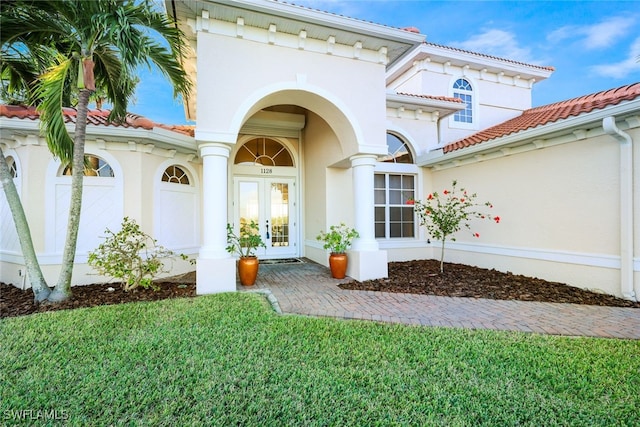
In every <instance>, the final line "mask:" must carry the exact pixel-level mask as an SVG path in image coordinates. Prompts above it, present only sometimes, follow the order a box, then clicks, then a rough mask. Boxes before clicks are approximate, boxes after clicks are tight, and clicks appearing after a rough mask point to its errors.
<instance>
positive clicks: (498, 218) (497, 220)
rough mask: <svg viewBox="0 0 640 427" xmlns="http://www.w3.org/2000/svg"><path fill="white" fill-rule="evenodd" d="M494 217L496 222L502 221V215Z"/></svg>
mask: <svg viewBox="0 0 640 427" xmlns="http://www.w3.org/2000/svg"><path fill="white" fill-rule="evenodd" d="M493 219H494V220H495V221H496V224H497V223H499V222H500V217H499V216H497V217H495V218H493Z"/></svg>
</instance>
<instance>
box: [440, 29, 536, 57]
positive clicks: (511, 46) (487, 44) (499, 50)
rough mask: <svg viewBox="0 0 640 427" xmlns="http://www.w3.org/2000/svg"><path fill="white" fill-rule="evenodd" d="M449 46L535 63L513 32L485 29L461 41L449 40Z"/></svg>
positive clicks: (531, 55) (528, 50)
mask: <svg viewBox="0 0 640 427" xmlns="http://www.w3.org/2000/svg"><path fill="white" fill-rule="evenodd" d="M450 45H451V46H456V47H459V48H462V49H466V50H470V51H473V52H478V53H483V54H487V55H493V56H498V57H501V58H509V59H513V60H516V61H522V62H529V63H537V62H539V61H536V60H535V59H534V58H533V54H532V53H531V49H529V48H526V47H522V46H520V45H519V44H518V41H517V40H516V37H515V35H514V34H513V33H511V32H508V31H504V30H486V31H485V32H483V33H481V34H478V35H475V36H473V37H471V38H469V39H467V40H465V41H462V42H451V43H450Z"/></svg>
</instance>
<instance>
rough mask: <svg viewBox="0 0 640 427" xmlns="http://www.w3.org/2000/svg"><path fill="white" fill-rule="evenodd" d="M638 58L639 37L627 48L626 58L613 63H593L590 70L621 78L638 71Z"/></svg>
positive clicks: (639, 64) (639, 56)
mask: <svg viewBox="0 0 640 427" xmlns="http://www.w3.org/2000/svg"><path fill="white" fill-rule="evenodd" d="M638 58H640V37H638V38H637V39H636V40H635V41H634V42H633V44H632V45H631V47H630V48H629V53H628V54H627V58H626V59H624V60H623V61H620V62H616V63H613V64H601V65H594V66H593V67H591V70H592V71H593V72H594V73H595V74H597V75H600V76H604V77H612V78H615V79H623V78H626V77H627V76H629V75H630V74H632V73H634V72H640V63H639V62H638Z"/></svg>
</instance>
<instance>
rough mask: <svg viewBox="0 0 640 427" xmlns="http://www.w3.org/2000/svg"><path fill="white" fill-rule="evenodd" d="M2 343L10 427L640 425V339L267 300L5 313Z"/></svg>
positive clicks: (0, 364)
mask: <svg viewBox="0 0 640 427" xmlns="http://www.w3.org/2000/svg"><path fill="white" fill-rule="evenodd" d="M0 346H1V347H0V382H1V384H2V387H1V388H0V397H1V403H0V405H1V406H0V417H1V418H0V425H4V424H9V425H12V424H24V425H42V424H46V423H47V422H49V423H50V424H51V425H58V424H63V423H66V424H70V425H83V426H84V425H95V426H104V425H165V426H186V425H194V426H200V425H220V426H228V425H252V426H263V425H267V426H269V425H270V426H286V425H291V426H301V425H304V426H307V425H309V426H313V425H323V426H324V425H335V426H344V425H384V426H387V425H418V426H422V425H455V426H458V425H462V426H467V425H468V426H477V425H532V426H543V425H544V426H549V425H589V426H591V425H638V423H639V422H640V415H639V414H640V413H639V412H638V408H639V407H640V341H630V340H610V339H593V338H561V337H552V336H538V335H534V334H523V333H510V332H493V331H468V330H454V329H440V328H426V327H414V326H402V325H388V324H377V323H370V322H363V321H344V320H334V319H317V318H307V317H297V316H279V315H277V314H275V313H274V312H273V311H272V310H271V307H270V306H269V305H268V303H267V302H266V300H265V299H264V297H261V296H259V295H255V294H246V293H233V294H221V295H214V296H207V297H198V298H192V299H178V300H165V301H161V302H154V303H137V304H126V305H120V306H105V307H99V308H92V309H80V310H73V311H58V312H50V313H42V314H37V315H32V316H27V317H23V318H10V319H4V320H2V321H0ZM28 411H32V412H28ZM38 411H40V412H38ZM56 415H57V416H58V418H66V420H58V421H55V420H53V421H52V420H48V421H45V418H48V417H51V416H54V417H55V416H56ZM20 416H22V417H26V418H27V419H26V420H24V419H23V420H22V421H20V422H17V421H15V418H16V417H20Z"/></svg>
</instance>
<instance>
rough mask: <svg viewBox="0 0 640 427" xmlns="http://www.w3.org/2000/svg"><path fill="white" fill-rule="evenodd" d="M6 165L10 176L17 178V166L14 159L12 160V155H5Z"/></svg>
mask: <svg viewBox="0 0 640 427" xmlns="http://www.w3.org/2000/svg"><path fill="white" fill-rule="evenodd" d="M7 165H8V166H9V173H10V174H11V178H17V177H18V166H17V165H16V161H15V160H13V157H11V156H7Z"/></svg>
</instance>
